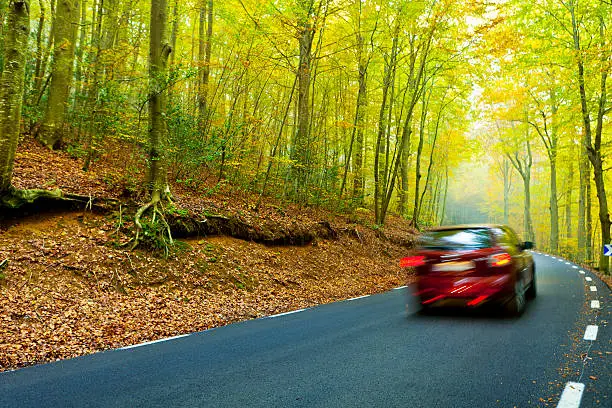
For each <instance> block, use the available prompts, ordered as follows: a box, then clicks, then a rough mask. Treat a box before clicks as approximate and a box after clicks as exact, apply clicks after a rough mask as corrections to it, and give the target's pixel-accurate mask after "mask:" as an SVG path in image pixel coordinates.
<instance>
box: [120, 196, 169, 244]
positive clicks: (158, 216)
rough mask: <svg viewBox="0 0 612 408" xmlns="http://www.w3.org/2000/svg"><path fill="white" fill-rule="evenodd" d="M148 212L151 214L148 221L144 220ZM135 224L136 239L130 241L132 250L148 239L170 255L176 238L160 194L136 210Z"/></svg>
mask: <svg viewBox="0 0 612 408" xmlns="http://www.w3.org/2000/svg"><path fill="white" fill-rule="evenodd" d="M147 214H149V217H150V218H149V220H148V221H144V217H146V216H147ZM143 223H144V225H143ZM134 225H135V229H136V234H135V236H134V239H132V241H130V243H131V249H132V250H133V249H135V248H136V247H137V246H138V245H139V244H141V243H143V240H146V241H148V243H149V244H151V246H153V247H157V248H161V249H163V250H164V254H165V255H166V256H167V255H168V253H169V248H170V247H171V246H172V245H174V240H173V238H172V230H171V228H170V224H168V221H166V215H165V210H164V207H163V204H162V200H161V199H160V197H159V196H154V197H153V199H152V200H151V201H149V202H148V203H146V204H144V205H143V206H141V207H140V208H139V209H138V211H136V215H135V216H134ZM145 225H146V227H145Z"/></svg>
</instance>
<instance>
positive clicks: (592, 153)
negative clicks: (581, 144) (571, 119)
mask: <svg viewBox="0 0 612 408" xmlns="http://www.w3.org/2000/svg"><path fill="white" fill-rule="evenodd" d="M600 18H601V23H600V37H601V49H602V50H605V49H606V48H605V46H606V44H605V35H604V21H603V17H600ZM608 59H609V57H607V56H606V55H605V52H603V51H602V57H601V64H602V68H601V78H600V87H599V89H600V91H599V92H600V93H599V106H598V112H597V125H596V127H595V140H594V143H593V144H591V139H590V135H587V137H588V140H587V153H588V157H589V160H590V162H591V164H592V165H593V173H594V179H595V189H596V191H597V200H598V202H599V223H600V226H601V248H600V251H599V270H600V271H602V272H603V273H604V274H606V275H608V274H609V273H610V258H609V257H607V256H604V255H603V246H604V245H607V244H610V226H611V224H612V222H611V221H610V214H609V213H608V199H607V195H606V185H605V176H604V171H605V170H604V168H603V160H604V159H603V157H602V153H601V139H602V134H603V123H604V117H605V115H606V109H607V88H606V82H607V79H608V71H609V69H610V62H609V61H608Z"/></svg>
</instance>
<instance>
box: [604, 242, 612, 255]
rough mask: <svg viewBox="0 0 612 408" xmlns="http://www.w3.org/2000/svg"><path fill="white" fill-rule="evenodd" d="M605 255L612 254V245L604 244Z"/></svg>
mask: <svg viewBox="0 0 612 408" xmlns="http://www.w3.org/2000/svg"><path fill="white" fill-rule="evenodd" d="M604 256H612V245H609V244H608V245H604Z"/></svg>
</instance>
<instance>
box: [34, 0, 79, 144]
mask: <svg viewBox="0 0 612 408" xmlns="http://www.w3.org/2000/svg"><path fill="white" fill-rule="evenodd" d="M78 21H79V2H78V0H60V1H59V2H58V4H57V10H56V14H55V20H54V22H53V30H52V31H53V32H52V36H53V43H54V47H55V49H54V51H53V65H52V69H51V83H50V84H49V99H48V101H47V108H46V109H45V117H44V119H43V122H42V124H41V126H40V130H39V133H38V139H39V140H40V141H41V142H42V143H43V144H44V145H45V146H47V147H49V148H52V149H55V148H58V147H59V146H60V145H61V144H62V142H63V139H64V129H63V128H64V123H65V117H66V106H67V104H68V99H69V96H70V88H71V86H72V73H73V66H74V51H75V44H76V37H77V27H78Z"/></svg>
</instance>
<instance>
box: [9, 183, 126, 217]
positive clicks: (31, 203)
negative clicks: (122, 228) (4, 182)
mask: <svg viewBox="0 0 612 408" xmlns="http://www.w3.org/2000/svg"><path fill="white" fill-rule="evenodd" d="M117 205H118V202H117V201H116V200H112V199H94V198H93V197H91V196H83V195H78V194H69V193H64V192H62V191H61V190H60V189H56V190H51V191H50V190H17V189H14V188H11V189H9V190H8V191H6V192H4V193H3V194H0V210H1V211H0V218H3V217H15V216H20V215H24V214H28V213H32V212H39V211H44V210H83V209H88V210H92V211H101V212H107V211H110V210H111V209H112V208H114V207H116V206H117Z"/></svg>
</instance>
